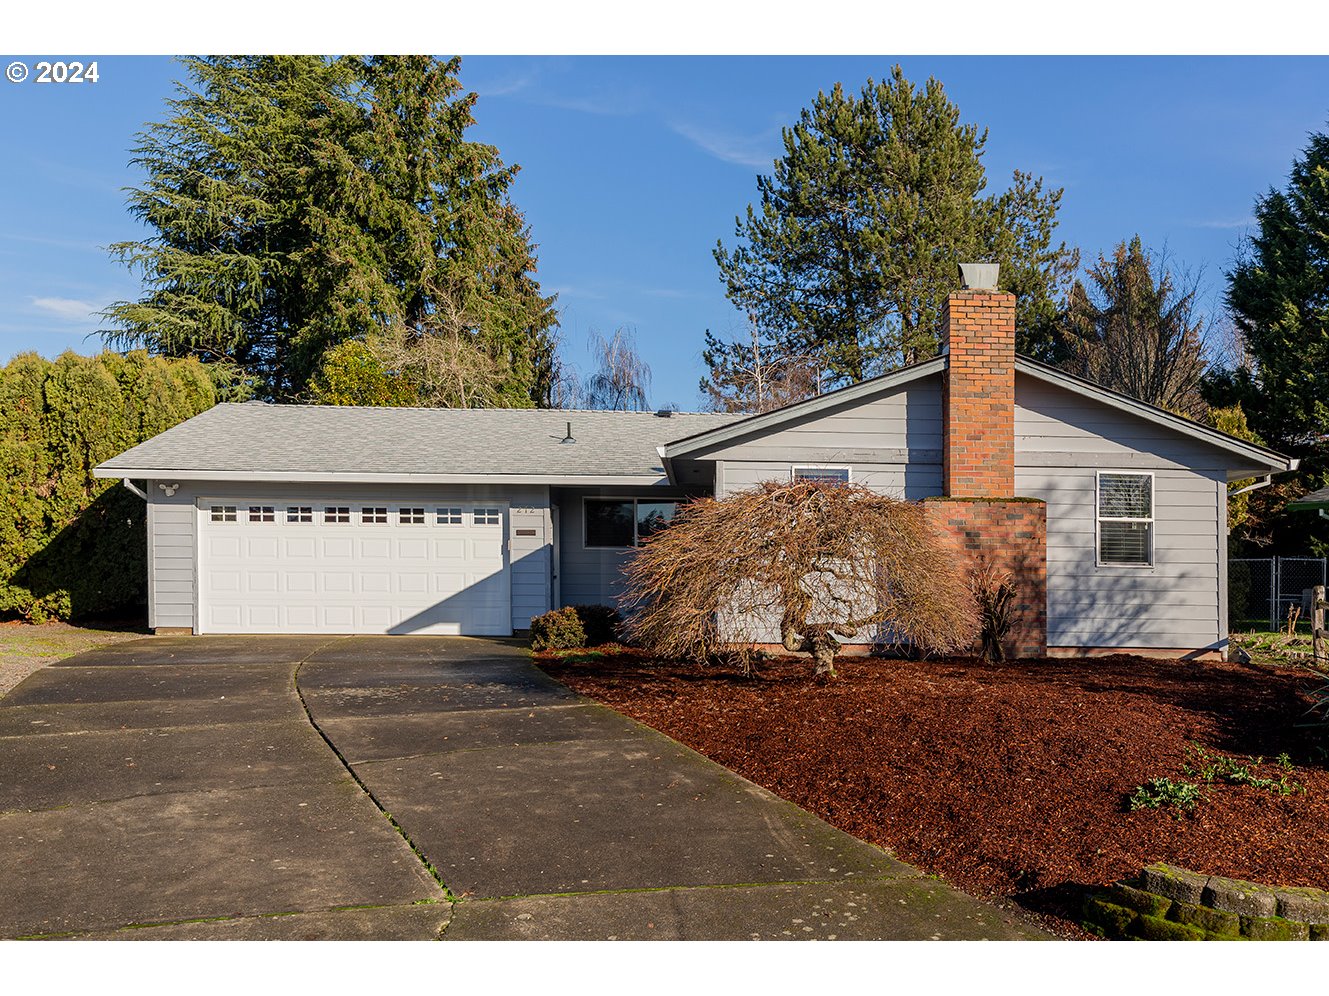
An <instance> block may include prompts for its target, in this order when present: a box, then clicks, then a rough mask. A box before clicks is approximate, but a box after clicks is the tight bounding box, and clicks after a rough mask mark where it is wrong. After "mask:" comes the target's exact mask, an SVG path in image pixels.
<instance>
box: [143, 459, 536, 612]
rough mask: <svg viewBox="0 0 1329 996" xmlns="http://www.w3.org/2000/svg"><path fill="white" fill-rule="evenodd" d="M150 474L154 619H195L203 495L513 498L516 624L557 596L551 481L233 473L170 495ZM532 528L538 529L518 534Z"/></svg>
mask: <svg viewBox="0 0 1329 996" xmlns="http://www.w3.org/2000/svg"><path fill="white" fill-rule="evenodd" d="M158 483H159V482H158V481H149V482H148V493H149V503H148V524H147V529H148V625H149V626H151V627H153V628H158V627H167V626H183V627H191V628H192V627H194V626H195V604H196V602H197V598H198V587H197V573H198V565H197V561H196V558H197V551H198V538H197V528H198V515H197V509H196V506H197V502H198V500H199V499H200V498H217V499H220V500H227V499H230V500H237V499H257V498H262V499H265V500H267V499H270V500H271V501H272V502H274V503H276V504H282V503H286V502H293V501H295V500H298V499H300V498H307V497H309V496H316V497H319V498H328V499H337V498H342V499H345V500H346V501H347V502H359V501H363V502H366V503H372V502H380V503H382V502H392V501H419V502H421V503H429V502H446V501H449V500H456V501H484V500H485V499H492V500H494V501H503V502H507V503H508V506H509V515H508V551H509V561H510V564H511V581H512V600H511V605H512V628H513V629H527V628H529V627H530V625H531V619H532V618H533V617H534V616H538V615H540V614H542V613H544V612H547V611H548V610H549V608H550V606H551V605H552V602H553V592H552V583H553V575H552V563H553V560H552V558H553V554H552V544H553V532H552V528H551V525H550V515H549V488H548V487H547V486H544V485H502V484H493V485H433V486H428V487H425V486H420V485H377V484H364V485H356V484H319V483H315V484H254V483H237V482H230V481H189V482H183V483H182V484H181V486H180V488H179V489H178V490H177V491H176V493H175V495H174V496H173V497H167V496H166V495H165V494H164V493H163V492H162V490H161V489H160V488H159V487H158V486H157V485H158ZM518 529H534V530H535V535H534V536H518V535H517V530H518Z"/></svg>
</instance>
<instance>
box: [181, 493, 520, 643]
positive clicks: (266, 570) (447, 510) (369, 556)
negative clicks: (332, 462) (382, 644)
mask: <svg viewBox="0 0 1329 996" xmlns="http://www.w3.org/2000/svg"><path fill="white" fill-rule="evenodd" d="M236 504H239V505H240V506H241V509H242V513H241V515H239V516H238V517H237V521H212V520H211V518H210V516H209V514H208V510H207V509H204V510H203V511H202V513H201V515H200V522H201V528H200V535H201V538H202V542H201V543H200V550H201V552H202V555H203V564H202V565H201V568H202V569H201V571H200V576H201V578H202V582H203V583H202V584H201V586H200V587H201V589H202V590H201V592H200V598H202V599H203V602H202V608H201V610H200V612H199V617H200V622H201V626H202V628H203V630H204V631H205V632H214V633H216V632H236V633H243V632H254V633H259V632H327V633H421V634H474V635H508V634H510V633H511V631H512V629H511V627H512V623H511V608H510V603H511V581H510V571H509V568H508V565H507V564H506V556H505V539H504V538H505V536H506V528H505V523H506V518H507V516H506V510H505V509H503V510H500V511H499V513H498V514H497V516H495V515H494V514H493V513H486V512H485V511H483V510H487V509H493V508H495V507H496V506H494V504H493V503H487V504H483V505H480V506H475V505H465V506H461V507H458V506H455V505H449V506H443V505H435V506H430V507H426V508H425V510H424V521H423V522H421V521H420V518H421V517H420V513H419V512H418V511H417V510H418V509H419V508H420V505H419V503H418V502H417V503H415V504H414V505H410V504H409V503H406V504H404V505H402V504H393V503H388V505H387V509H388V511H387V521H386V522H383V521H378V520H377V517H376V520H375V521H373V522H364V521H362V514H363V513H362V511H361V509H360V507H359V506H358V505H357V506H355V507H353V508H352V509H351V511H350V520H349V521H336V520H332V519H330V518H329V517H328V516H326V515H325V514H324V510H325V509H326V508H330V507H334V506H335V504H336V503H335V502H334V501H324V500H320V499H313V498H311V499H302V500H300V502H299V505H301V506H306V507H311V506H312V507H313V509H314V512H313V513H312V517H311V516H310V515H308V514H304V515H292V514H291V509H293V508H294V509H295V510H296V511H297V512H298V511H299V509H298V508H297V507H296V506H294V505H290V506H288V505H287V504H286V503H285V502H283V503H282V504H280V505H277V506H276V508H275V514H274V515H273V516H272V518H271V519H267V520H265V521H260V520H257V519H256V520H255V521H252V522H250V521H248V517H247V516H246V515H245V514H244V512H243V509H244V508H245V506H247V505H249V504H250V503H249V502H238V501H237V502H236ZM253 504H254V505H258V506H263V507H266V506H272V505H274V503H273V502H272V500H271V499H268V500H263V499H255V500H254V501H253ZM383 504H384V503H382V502H381V501H379V502H375V503H374V507H375V508H379V507H383ZM366 507H368V506H366ZM403 507H406V508H408V509H410V511H408V512H407V514H405V515H403V514H401V509H402V508H403ZM477 508H479V509H480V510H481V511H479V512H477Z"/></svg>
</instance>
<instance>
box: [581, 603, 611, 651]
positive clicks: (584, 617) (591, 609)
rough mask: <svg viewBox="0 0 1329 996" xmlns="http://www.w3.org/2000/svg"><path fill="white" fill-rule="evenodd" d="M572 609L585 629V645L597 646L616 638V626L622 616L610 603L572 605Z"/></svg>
mask: <svg viewBox="0 0 1329 996" xmlns="http://www.w3.org/2000/svg"><path fill="white" fill-rule="evenodd" d="M572 610H573V611H574V612H576V613H577V618H578V619H580V620H581V628H582V629H583V630H585V631H586V643H585V646H588V647H598V646H600V645H601V644H602V643H614V642H615V641H617V640H618V627H619V624H620V623H622V621H623V617H622V616H621V615H619V613H618V609H616V608H614V607H613V606H612V605H574V606H573V607H572Z"/></svg>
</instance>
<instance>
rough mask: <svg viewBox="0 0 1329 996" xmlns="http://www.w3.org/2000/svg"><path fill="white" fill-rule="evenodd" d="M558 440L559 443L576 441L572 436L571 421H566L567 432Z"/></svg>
mask: <svg viewBox="0 0 1329 996" xmlns="http://www.w3.org/2000/svg"><path fill="white" fill-rule="evenodd" d="M559 442H560V443H565V444H566V443H575V442H576V440H575V439H573V438H572V423H571V422H569V423H568V434H567V435H566V436H564V437H563V438H562V439H560V440H559Z"/></svg>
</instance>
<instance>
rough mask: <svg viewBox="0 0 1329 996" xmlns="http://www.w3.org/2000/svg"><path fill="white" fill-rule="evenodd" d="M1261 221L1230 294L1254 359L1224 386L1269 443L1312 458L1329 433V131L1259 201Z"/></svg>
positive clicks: (1316, 138) (1235, 271) (1233, 273)
mask: <svg viewBox="0 0 1329 996" xmlns="http://www.w3.org/2000/svg"><path fill="white" fill-rule="evenodd" d="M1255 223H1256V231H1255V233H1254V234H1252V235H1251V236H1250V238H1249V239H1248V240H1247V241H1246V244H1245V247H1244V250H1245V251H1244V253H1243V255H1242V256H1241V257H1240V258H1238V259H1237V261H1236V262H1235V264H1234V265H1233V267H1232V269H1231V271H1229V273H1228V292H1227V302H1228V306H1229V308H1230V309H1231V311H1232V316H1233V319H1234V320H1235V322H1236V325H1237V328H1238V330H1239V331H1240V332H1241V335H1242V338H1243V339H1244V343H1245V348H1246V350H1247V352H1248V353H1249V354H1250V358H1251V360H1252V361H1253V363H1252V364H1251V366H1250V368H1249V369H1245V370H1239V371H1235V372H1232V373H1230V374H1229V375H1228V384H1227V386H1226V389H1225V390H1226V393H1232V394H1235V395H1236V396H1237V398H1238V400H1243V401H1245V402H1247V403H1246V405H1245V408H1246V411H1247V414H1248V417H1249V418H1250V422H1251V426H1252V427H1253V428H1254V429H1255V430H1256V431H1257V432H1259V433H1260V435H1262V436H1263V437H1264V438H1265V439H1268V440H1269V441H1270V444H1271V445H1274V446H1278V447H1281V448H1283V449H1284V450H1286V452H1288V453H1293V454H1298V455H1309V454H1310V453H1311V452H1312V451H1314V450H1316V449H1319V448H1321V447H1323V445H1324V444H1323V438H1324V436H1325V434H1326V433H1329V135H1325V134H1315V135H1312V136H1311V140H1310V144H1309V145H1308V146H1307V147H1306V149H1305V150H1304V151H1303V153H1302V155H1301V156H1300V157H1298V158H1297V160H1296V161H1295V162H1294V163H1293V165H1292V172H1291V175H1290V177H1289V179H1288V184H1287V188H1286V189H1285V190H1272V189H1271V190H1270V191H1269V192H1268V193H1267V194H1266V195H1265V196H1263V197H1261V198H1259V199H1258V200H1257V201H1256V203H1255ZM1216 393H1217V392H1216ZM1257 399H1258V400H1257ZM1253 401H1255V402H1256V403H1251V402H1253Z"/></svg>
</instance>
